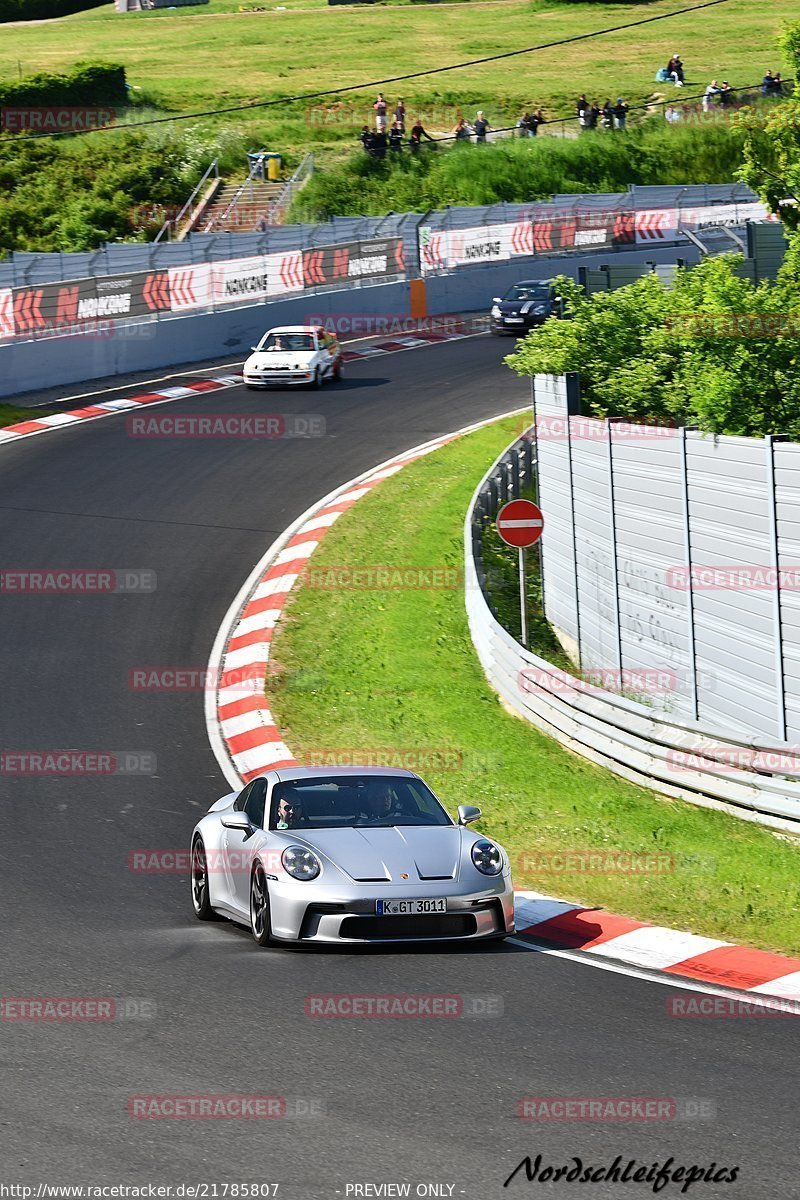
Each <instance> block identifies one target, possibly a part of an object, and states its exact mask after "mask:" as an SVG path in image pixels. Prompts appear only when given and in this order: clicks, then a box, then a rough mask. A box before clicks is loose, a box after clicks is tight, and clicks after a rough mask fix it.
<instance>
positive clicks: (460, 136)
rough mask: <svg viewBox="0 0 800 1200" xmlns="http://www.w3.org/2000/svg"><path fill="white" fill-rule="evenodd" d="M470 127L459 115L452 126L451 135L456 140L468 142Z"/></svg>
mask: <svg viewBox="0 0 800 1200" xmlns="http://www.w3.org/2000/svg"><path fill="white" fill-rule="evenodd" d="M470 132H471V130H470V127H469V125H468V124H467V122H466V121H465V120H464V118H463V117H459V118H458V120H457V121H456V124H455V126H454V127H453V137H454V138H455V140H456V141H457V142H468V141H469V135H470Z"/></svg>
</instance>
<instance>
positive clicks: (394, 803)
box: [270, 775, 453, 831]
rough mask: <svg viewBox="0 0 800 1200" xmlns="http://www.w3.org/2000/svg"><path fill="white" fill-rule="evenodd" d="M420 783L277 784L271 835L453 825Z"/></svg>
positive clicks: (371, 778)
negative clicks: (278, 831)
mask: <svg viewBox="0 0 800 1200" xmlns="http://www.w3.org/2000/svg"><path fill="white" fill-rule="evenodd" d="M452 823H453V822H452V821H451V820H450V818H449V817H448V815H447V813H446V812H445V810H444V809H443V808H442V806H441V804H440V803H439V801H438V800H437V799H436V797H435V796H434V794H433V792H431V791H430V790H429V789H428V788H427V787H426V786H425V784H424V783H423V782H422V780H421V779H407V778H405V777H403V776H398V775H346V776H342V775H339V776H331V777H330V778H328V777H324V776H316V777H314V778H313V779H293V780H291V781H290V782H287V783H278V784H276V786H275V788H274V789H273V793H272V806H271V811H270V828H271V829H297V830H298V831H299V830H302V829H347V828H357V827H358V828H360V827H363V826H369V827H371V828H376V827H377V828H381V827H382V828H388V827H390V826H393V825H452Z"/></svg>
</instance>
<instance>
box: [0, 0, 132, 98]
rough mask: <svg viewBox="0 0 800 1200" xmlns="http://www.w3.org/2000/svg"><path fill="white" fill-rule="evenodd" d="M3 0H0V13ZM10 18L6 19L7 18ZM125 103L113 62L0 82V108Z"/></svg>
mask: <svg viewBox="0 0 800 1200" xmlns="http://www.w3.org/2000/svg"><path fill="white" fill-rule="evenodd" d="M4 3H5V0H0V11H2V5H3V4H4ZM9 19H10V18H9ZM127 103H128V91H127V88H126V86H125V68H124V67H121V66H118V65H117V64H116V63H101V62H84V63H76V64H75V66H74V67H73V68H72V70H71V71H70V73H69V74H68V75H52V74H49V73H45V72H42V73H41V74H40V75H29V76H28V77H27V78H26V79H21V80H20V81H19V82H18V83H0V107H2V108H23V107H25V105H42V106H43V105H56V104H61V105H65V106H69V105H74V104H93V105H114V106H117V107H120V106H124V105H126V104H127Z"/></svg>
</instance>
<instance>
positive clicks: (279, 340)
mask: <svg viewBox="0 0 800 1200" xmlns="http://www.w3.org/2000/svg"><path fill="white" fill-rule="evenodd" d="M288 348H289V347H288V346H287V345H286V341H285V338H283V337H281V335H280V334H279V333H276V334H275V336H274V339H273V342H272V345H271V346H270V350H288Z"/></svg>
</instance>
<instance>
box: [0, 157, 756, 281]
mask: <svg viewBox="0 0 800 1200" xmlns="http://www.w3.org/2000/svg"><path fill="white" fill-rule="evenodd" d="M212 169H213V164H212V168H209V171H211V170H212ZM200 186H201V185H200V184H198V187H197V188H196V189H195V193H193V198H190V201H187V204H186V205H184V210H188V208H189V206H190V205H191V204H193V203H194V199H196V193H197V192H199V190H200ZM755 200H757V197H756V196H755V195H754V193H752V192H749V191H748V189H747V188H746V187H745V185H744V184H734V185H714V186H706V185H703V184H698V185H690V186H686V187H671V188H631V189H630V190H629V191H628V192H620V193H614V194H613V195H608V196H592V195H582V194H576V195H558V196H554V197H553V199H552V200H551V201H549V202H547V203H545V202H538V201H537V202H535V203H532V204H505V203H502V204H493V205H484V206H481V207H475V208H446V209H443V210H440V211H431V212H427V213H424V214H422V215H421V214H419V213H389V214H388V215H387V216H385V217H334V218H332V219H331V220H330V221H328V222H325V223H323V224H319V225H271V226H269V227H268V228H267V229H265V230H263V231H259V232H253V233H197V232H194V233H191V234H189V236H188V237H186V238H184V239H183V240H182V241H180V242H177V241H167V240H166V237H163V238H161V240H160V241H158V242H109V243H106V244H105V245H104V246H101V247H100V248H99V249H97V250H89V251H77V252H71V253H61V252H55V253H39V252H31V251H14V252H13V253H12V254H11V255H10V256H9V257H8V258H7V259H5V260H4V261H2V262H0V288H3V287H6V288H8V287H28V286H32V285H39V284H43V283H53V282H58V281H60V280H69V279H80V278H83V277H85V276H87V275H114V274H118V273H119V274H122V273H127V272H130V271H142V270H155V271H161V270H166V269H167V268H169V267H186V266H192V265H194V264H201V263H208V262H217V261H220V260H224V259H233V258H250V257H253V256H256V255H259V254H274V253H282V252H287V251H294V250H303V249H311V248H314V247H315V246H325V245H331V244H333V243H336V242H342V241H354V240H358V239H365V240H368V239H370V238H377V237H402V238H403V239H404V243H405V258H406V266H407V271H408V274H409V275H414V274H418V273H419V230H420V228H421V227H424V226H426V225H428V226H433V227H434V228H436V229H440V230H450V229H453V230H457V229H459V228H464V227H466V226H480V225H492V224H495V223H498V222H509V221H518V220H528V221H530V220H533V221H536V220H537V219H538V214H539V213H540V212H548V213H552V212H556V213H558V214H560V215H562V216H565V217H566V216H569V215H570V214H571V213H574V212H576V211H579V210H580V211H589V210H598V209H599V210H600V211H602V212H609V211H611V210H612V209H613V208H614V207H616V208H618V209H619V210H620V211H625V210H628V211H633V212H636V211H639V210H641V209H657V208H670V207H678V208H682V207H685V208H689V207H692V206H695V205H697V206H703V205H705V204H726V203H727V204H731V203H734V204H739V203H741V204H742V205H743V206H744V205H745V204H747V203H750V202H752V201H755Z"/></svg>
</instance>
